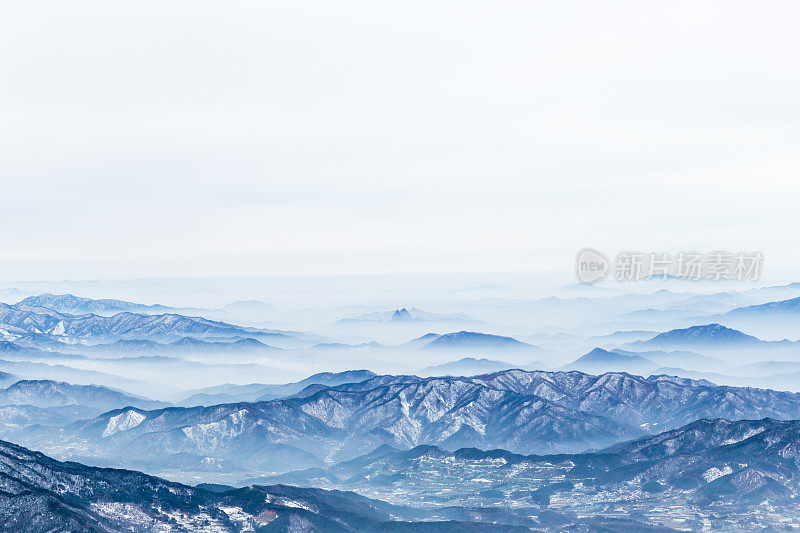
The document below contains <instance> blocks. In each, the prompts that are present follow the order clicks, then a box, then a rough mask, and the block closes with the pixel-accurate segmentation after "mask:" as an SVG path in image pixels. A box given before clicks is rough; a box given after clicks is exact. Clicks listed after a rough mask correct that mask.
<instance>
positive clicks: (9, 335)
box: [0, 304, 288, 342]
mask: <svg viewBox="0 0 800 533" xmlns="http://www.w3.org/2000/svg"><path fill="white" fill-rule="evenodd" d="M0 326H2V327H3V328H4V329H5V330H6V334H5V337H6V340H17V339H25V338H26V334H30V335H41V336H45V337H46V338H49V339H52V340H61V341H65V342H74V340H75V339H81V340H92V341H99V342H102V341H103V340H104V339H108V340H111V341H117V340H120V339H150V340H175V339H179V338H182V337H186V336H194V337H208V336H218V337H231V336H239V337H263V338H270V337H276V336H281V337H288V336H286V335H283V334H281V333H276V332H270V331H264V330H258V329H254V328H245V327H241V326H235V325H233V324H227V323H225V322H217V321H213V320H207V319H205V318H201V317H188V316H183V315H178V314H157V315H148V314H141V313H132V312H127V311H126V312H121V313H117V314H115V315H112V316H100V315H93V314H87V315H71V314H67V313H61V312H58V311H54V310H52V309H48V308H45V307H32V306H29V305H25V304H15V305H7V304H0Z"/></svg>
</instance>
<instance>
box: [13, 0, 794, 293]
mask: <svg viewBox="0 0 800 533" xmlns="http://www.w3.org/2000/svg"><path fill="white" fill-rule="evenodd" d="M798 20H800V4H797V3H796V2H758V3H754V2H729V1H725V2H722V1H720V2H704V1H696V0H694V1H691V2H660V3H656V2H641V1H636V2H629V3H620V2H610V3H609V2H585V3H584V2H561V1H559V2H532V1H529V0H526V1H520V2H502V1H501V2H498V1H492V2H489V1H484V2H469V1H463V0H459V1H434V2H432V1H430V0H426V1H420V2H409V1H400V2H396V1H392V2H379V1H376V0H368V1H363V2H354V1H341V2H333V1H331V0H324V1H318V2H317V1H307V2H296V1H285V2H284V1H280V2H277V1H251V2H241V1H239V2H237V1H225V2H222V1H219V2H204V1H191V2H188V1H187V2H177V1H170V2H164V1H159V2H149V1H142V0H137V1H135V2H108V1H105V0H104V1H96V2H82V1H74V2H63V1H54V2H38V1H35V0H34V1H26V2H12V3H9V4H7V5H6V6H5V7H4V10H3V16H2V17H0V179H1V180H2V184H1V185H2V187H0V195H1V196H0V197H1V198H2V209H0V236H1V237H2V238H1V239H0V279H2V280H16V279H64V278H71V279H91V278H120V277H140V276H203V275H256V274H258V275H263V274H279V273H345V272H351V273H352V272H356V273H358V272H398V271H401V272H403V271H439V272H447V271H455V270H460V271H477V270H517V269H537V268H565V269H571V268H572V261H573V258H574V255H575V253H576V251H577V250H578V249H580V248H582V247H585V246H592V247H595V248H599V249H601V250H604V251H607V252H608V253H609V254H613V253H616V251H619V250H642V251H659V252H661V251H664V252H679V251H682V250H705V251H710V250H714V249H729V250H735V251H738V250H759V251H762V252H764V255H765V258H766V265H769V264H773V265H792V264H797V262H798V261H800V239H798V235H800V215H798V211H800V210H798V199H799V198H800V179H799V178H800V149H799V148H798V147H800V105H799V104H800V97H798V95H800V32H798V31H797V21H798Z"/></svg>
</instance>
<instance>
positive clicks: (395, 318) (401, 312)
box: [391, 307, 414, 322]
mask: <svg viewBox="0 0 800 533" xmlns="http://www.w3.org/2000/svg"><path fill="white" fill-rule="evenodd" d="M409 320H414V317H412V316H411V313H409V312H408V309H406V308H405V307H403V308H402V309H395V311H394V314H393V315H392V318H391V321H392V322H408V321H409Z"/></svg>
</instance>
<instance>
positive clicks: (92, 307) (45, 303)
mask: <svg viewBox="0 0 800 533" xmlns="http://www.w3.org/2000/svg"><path fill="white" fill-rule="evenodd" d="M17 304H18V305H21V306H27V307H45V308H47V309H52V310H53V311H58V312H59V313H66V314H70V315H86V314H94V315H104V316H110V315H115V314H117V313H122V312H126V311H129V312H133V313H143V314H163V313H171V312H176V309H175V308H172V307H168V306H164V305H144V304H137V303H133V302H126V301H124V300H113V299H107V298H100V299H92V298H81V297H79V296H74V295H72V294H39V295H37V296H29V297H27V298H25V299H23V300H20V301H19V302H17Z"/></svg>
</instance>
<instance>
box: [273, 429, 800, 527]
mask: <svg viewBox="0 0 800 533" xmlns="http://www.w3.org/2000/svg"><path fill="white" fill-rule="evenodd" d="M454 476H456V477H458V478H459V479H460V480H461V481H460V482H459V483H458V484H453V483H452V482H451V480H452V479H453V477H454ZM267 480H270V481H271V482H275V481H280V482H282V483H287V482H288V483H295V484H302V485H305V486H318V487H319V486H324V487H328V488H331V487H337V488H347V489H350V490H357V491H359V492H362V493H366V494H370V495H375V496H377V495H381V496H384V497H388V498H392V495H393V494H394V495H395V496H394V498H392V499H393V501H394V502H396V503H405V502H421V501H426V502H436V503H437V504H438V505H442V506H445V505H464V504H465V503H466V504H469V505H485V506H503V507H509V508H519V507H522V508H524V507H535V506H544V507H550V508H551V509H552V508H555V509H562V508H565V507H566V506H570V507H571V508H572V509H573V510H574V511H575V512H577V513H579V514H580V513H586V514H592V513H598V512H604V513H607V514H612V515H617V513H619V514H621V515H623V516H625V515H627V516H628V517H633V516H638V517H642V516H644V517H647V518H648V519H650V521H653V522H656V523H658V522H659V521H661V520H664V519H665V518H667V517H668V515H669V514H671V513H674V516H676V517H680V519H681V520H683V521H684V525H685V526H688V527H690V528H691V529H693V530H694V529H702V528H703V527H705V528H707V529H712V530H740V529H742V528H741V525H742V524H747V523H748V520H755V521H756V523H761V524H762V526H763V525H767V524H770V523H771V524H772V525H774V526H779V525H780V524H781V523H782V519H781V518H780V517H779V516H776V514H780V513H773V514H772V516H770V513H771V511H770V508H771V509H774V508H776V507H782V508H783V509H784V511H785V512H786V513H788V514H790V515H791V513H793V512H796V511H797V510H798V508H800V503H798V501H797V494H798V493H800V421H797V420H788V421H782V420H774V419H769V418H765V419H760V420H739V421H731V420H725V419H702V420H698V421H695V422H692V423H690V424H688V425H686V426H683V427H680V428H677V429H674V430H670V431H666V432H662V433H659V434H657V435H653V436H648V437H644V438H641V439H638V440H633V441H628V442H624V443H620V444H617V445H614V446H611V447H609V448H607V449H604V450H600V451H597V452H592V453H585V454H577V455H544V456H542V455H521V454H514V453H510V452H508V451H505V450H488V451H482V450H478V449H475V448H464V449H459V450H455V451H447V450H444V449H442V448H440V447H436V446H417V447H415V448H413V449H410V450H398V449H394V448H392V447H389V446H382V447H380V448H377V449H375V450H373V451H372V452H370V453H368V454H365V455H363V456H360V457H357V458H355V459H352V460H350V461H345V462H341V463H338V464H336V465H332V466H328V467H326V468H324V469H320V468H315V469H309V470H304V471H297V472H290V473H287V474H284V475H281V476H274V477H272V478H267ZM401 488H402V489H401ZM767 502H768V503H767ZM765 506H766V508H765ZM699 510H706V512H698V511H699ZM713 516H716V517H718V518H723V517H724V519H725V521H724V522H723V521H722V520H720V522H718V523H717V524H714V523H711V522H710V517H713ZM695 517H698V519H697V520H693V518H695ZM687 519H689V521H688V523H687ZM692 522H695V524H694V525H693V524H692ZM734 524H735V525H734ZM745 529H746V528H745Z"/></svg>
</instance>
